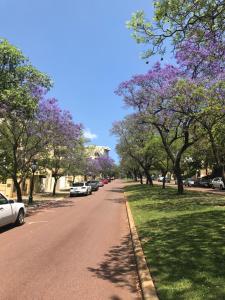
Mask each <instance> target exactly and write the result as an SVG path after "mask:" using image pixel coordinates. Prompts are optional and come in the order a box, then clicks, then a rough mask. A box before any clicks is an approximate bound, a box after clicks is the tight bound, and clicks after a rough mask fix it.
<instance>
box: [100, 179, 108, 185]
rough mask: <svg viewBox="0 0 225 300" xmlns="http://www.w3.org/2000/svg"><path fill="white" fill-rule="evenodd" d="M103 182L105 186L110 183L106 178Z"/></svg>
mask: <svg viewBox="0 0 225 300" xmlns="http://www.w3.org/2000/svg"><path fill="white" fill-rule="evenodd" d="M101 181H102V183H103V184H108V183H109V182H108V180H107V179H106V178H104V179H102V180H101Z"/></svg>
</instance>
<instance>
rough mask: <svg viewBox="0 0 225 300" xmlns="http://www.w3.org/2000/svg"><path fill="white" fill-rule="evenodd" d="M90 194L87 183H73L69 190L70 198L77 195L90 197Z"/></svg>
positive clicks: (89, 187)
mask: <svg viewBox="0 0 225 300" xmlns="http://www.w3.org/2000/svg"><path fill="white" fill-rule="evenodd" d="M91 193H92V190H91V186H90V185H88V184H87V182H75V183H73V186H72V187H71V188H70V197H73V196H77V195H86V196H87V195H90V194H91Z"/></svg>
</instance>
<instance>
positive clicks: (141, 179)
mask: <svg viewBox="0 0 225 300" xmlns="http://www.w3.org/2000/svg"><path fill="white" fill-rule="evenodd" d="M139 177H140V183H141V184H143V176H142V174H141V173H140V174H139Z"/></svg>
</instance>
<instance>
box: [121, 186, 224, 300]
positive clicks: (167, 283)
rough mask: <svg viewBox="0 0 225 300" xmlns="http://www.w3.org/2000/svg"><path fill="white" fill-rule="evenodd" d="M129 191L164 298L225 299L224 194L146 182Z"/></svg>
mask: <svg viewBox="0 0 225 300" xmlns="http://www.w3.org/2000/svg"><path fill="white" fill-rule="evenodd" d="M125 192H126V195H127V196H128V200H129V203H130V207H131V211H132V214H133V217H134V221H135V224H136V227H137V230H138V234H139V237H140V240H141V243H142V247H143V250H144V253H145V256H146V260H147V264H148V265H149V266H150V268H151V275H152V277H153V280H154V282H155V286H156V288H157V292H158V295H159V298H160V300H168V299H169V300H180V299H182V300H200V299H201V300H203V299H204V300H208V299H213V300H222V299H225V267H224V265H225V197H224V196H221V195H214V194H206V193H201V192H186V193H185V194H184V195H182V196H180V195H177V193H176V190H175V189H172V188H167V189H166V190H162V188H161V187H157V186H156V187H153V188H152V187H149V186H144V185H143V186H141V185H129V186H127V187H126V188H125Z"/></svg>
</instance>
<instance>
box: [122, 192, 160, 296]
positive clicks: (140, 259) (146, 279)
mask: <svg viewBox="0 0 225 300" xmlns="http://www.w3.org/2000/svg"><path fill="white" fill-rule="evenodd" d="M124 196H125V194H124ZM125 200H126V209H127V216H128V221H129V225H130V232H131V237H132V243H133V248H134V254H135V257H136V262H137V269H138V276H139V281H140V285H141V291H142V296H143V299H144V300H159V298H158V296H157V293H156V290H155V286H154V283H153V281H152V277H151V275H150V272H149V269H148V266H147V263H146V260H145V256H144V253H143V250H142V246H141V242H140V240H139V237H138V234H137V230H136V227H135V224H134V219H133V216H132V214H131V210H130V206H129V203H128V201H127V198H126V196H125Z"/></svg>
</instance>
